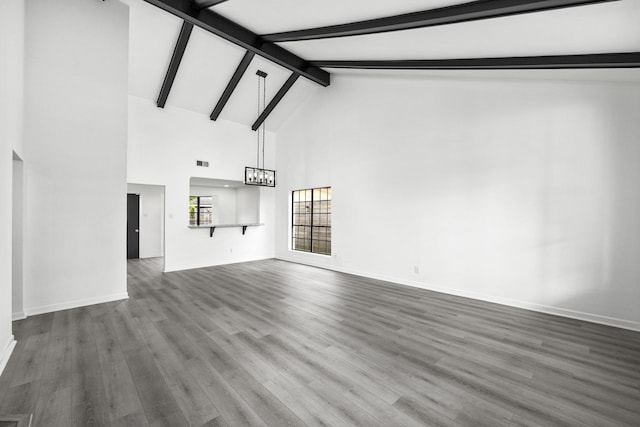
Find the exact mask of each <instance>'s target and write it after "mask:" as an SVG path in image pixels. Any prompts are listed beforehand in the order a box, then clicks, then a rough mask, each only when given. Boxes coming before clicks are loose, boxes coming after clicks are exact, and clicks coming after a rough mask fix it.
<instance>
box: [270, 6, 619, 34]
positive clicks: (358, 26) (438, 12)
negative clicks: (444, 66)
mask: <svg viewBox="0 0 640 427" xmlns="http://www.w3.org/2000/svg"><path fill="white" fill-rule="evenodd" d="M609 1H618V0H479V1H474V2H470V3H463V4H457V5H453V6H446V7H441V8H438V9H429V10H423V11H420V12H413V13H406V14H403V15H395V16H389V17H386V18H379V19H369V20H366V21H358V22H351V23H348V24H340V25H330V26H326V27H317V28H310V29H305V30H296V31H286V32H281V33H273V34H266V35H263V36H262V38H263V39H264V40H268V41H271V42H287V41H296V40H314V39H326V38H332V37H347V36H359V35H364V34H376V33H384V32H388V31H399V30H409V29H414V28H424V27H433V26H436V25H446V24H455V23H459V22H466V21H476V20H479V19H489V18H498V17H501V16H509V15H518V14H522V13H532V12H540V11H545V10H553V9H560V8H565V7H574V6H584V5H588V4H594V3H603V2H609Z"/></svg>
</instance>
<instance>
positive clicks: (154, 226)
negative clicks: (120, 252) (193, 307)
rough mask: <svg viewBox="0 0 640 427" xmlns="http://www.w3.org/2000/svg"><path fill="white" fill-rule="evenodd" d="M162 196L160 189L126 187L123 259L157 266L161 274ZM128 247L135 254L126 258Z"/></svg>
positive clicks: (163, 201)
mask: <svg viewBox="0 0 640 427" xmlns="http://www.w3.org/2000/svg"><path fill="white" fill-rule="evenodd" d="M164 194H165V187H164V185H152V184H134V183H127V206H128V207H127V218H128V220H127V224H128V227H127V258H128V259H141V260H142V259H144V260H148V261H145V262H150V263H160V264H162V271H164V245H165V230H164V227H165V221H164V211H165V197H164ZM132 196H136V197H132ZM129 206H131V207H129ZM129 218H130V219H129ZM136 230H138V231H137V232H136ZM130 236H132V240H134V241H133V242H132V244H131V245H129V243H128V242H129V237H130ZM136 245H137V246H136ZM130 246H131V247H132V249H133V248H134V247H137V254H136V253H134V254H132V255H134V256H129V252H130V251H129V247H130ZM151 259H154V260H153V261H152V260H151Z"/></svg>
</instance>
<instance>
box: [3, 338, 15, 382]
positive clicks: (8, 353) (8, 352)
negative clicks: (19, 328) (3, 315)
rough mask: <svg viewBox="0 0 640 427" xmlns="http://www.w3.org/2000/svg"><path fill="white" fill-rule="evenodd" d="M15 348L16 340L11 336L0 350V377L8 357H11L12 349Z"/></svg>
mask: <svg viewBox="0 0 640 427" xmlns="http://www.w3.org/2000/svg"><path fill="white" fill-rule="evenodd" d="M15 346H16V340H15V338H14V337H13V335H11V336H10V337H9V341H8V342H7V344H6V345H5V346H4V348H3V349H2V352H1V353H0V375H2V372H3V371H4V368H5V367H6V366H7V363H8V362H9V357H11V353H12V352H13V349H14V348H15Z"/></svg>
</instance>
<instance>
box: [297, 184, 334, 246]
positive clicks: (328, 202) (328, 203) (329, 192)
mask: <svg viewBox="0 0 640 427" xmlns="http://www.w3.org/2000/svg"><path fill="white" fill-rule="evenodd" d="M306 192H310V193H311V200H305V201H304V203H309V205H310V206H311V209H310V211H309V212H308V213H305V214H304V215H306V216H308V218H309V219H310V223H309V224H296V216H297V215H301V214H300V212H298V213H296V203H297V204H298V205H297V206H298V207H299V206H300V205H299V204H300V203H301V202H300V198H299V197H298V202H296V200H295V196H296V193H299V194H305V193H306ZM316 192H319V193H320V194H321V196H320V199H318V200H316V199H315V194H316ZM323 192H326V194H327V198H323V196H322V194H323ZM332 196H333V192H332V187H331V186H326V187H315V188H303V189H299V190H292V191H291V213H290V220H291V237H290V240H289V245H290V248H291V250H292V251H296V252H302V253H308V254H314V255H322V256H328V257H330V256H331V254H332V251H333V248H332V238H333V235H332V230H331V229H332V220H331V210H332V206H331V202H332ZM323 202H324V203H326V205H325V208H324V209H326V210H325V211H323V209H322V208H320V212H315V211H314V210H315V205H316V203H318V204H320V203H323ZM321 215H326V221H325V225H321V223H322V221H319V224H317V225H316V224H314V218H316V217H318V219H319V218H320V216H321ZM297 227H298V228H302V227H306V228H308V229H309V234H308V235H309V238H306V236H305V237H304V238H303V239H302V240H303V241H305V242H307V241H308V243H309V245H308V247H309V250H305V249H301V248H299V247H297V245H296V240H300V239H301V238H300V237H299V236H300V233H299V232H298V233H296V228H297ZM317 230H318V231H319V230H323V232H322V234H323V235H324V239H322V238H314V234H318V235H320V233H315V232H316V231H317ZM305 234H306V233H305ZM327 235H328V236H329V237H327ZM314 242H324V243H325V245H326V246H325V251H324V252H320V251H319V248H318V249H314ZM306 246H307V245H306V244H305V247H306ZM327 248H328V249H327Z"/></svg>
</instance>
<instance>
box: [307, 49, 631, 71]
mask: <svg viewBox="0 0 640 427" xmlns="http://www.w3.org/2000/svg"><path fill="white" fill-rule="evenodd" d="M310 62H311V64H313V65H315V66H317V67H326V68H351V69H369V70H543V69H576V68H640V52H628V53H600V54H589V55H552V56H514V57H505V58H468V59H417V60H389V61H386V60H370V61H369V60H365V61H342V60H336V61H310Z"/></svg>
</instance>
